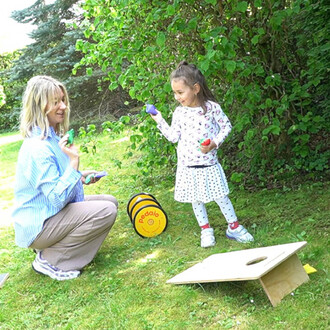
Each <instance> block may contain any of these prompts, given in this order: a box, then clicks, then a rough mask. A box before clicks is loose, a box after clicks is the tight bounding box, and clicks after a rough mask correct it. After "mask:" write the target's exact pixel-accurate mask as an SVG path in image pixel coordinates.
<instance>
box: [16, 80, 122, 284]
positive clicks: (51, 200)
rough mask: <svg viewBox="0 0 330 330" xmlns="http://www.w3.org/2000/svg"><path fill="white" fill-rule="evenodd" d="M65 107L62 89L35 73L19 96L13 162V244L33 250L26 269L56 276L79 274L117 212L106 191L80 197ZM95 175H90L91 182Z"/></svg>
mask: <svg viewBox="0 0 330 330" xmlns="http://www.w3.org/2000/svg"><path fill="white" fill-rule="evenodd" d="M69 115H70V106H69V99H68V94H67V91H66V88H65V87H64V85H63V84H61V83H60V82H59V81H57V80H55V79H53V78H52V77H48V76H35V77H33V78H32V79H30V81H29V82H28V84H27V87H26V90H25V93H24V95H23V109H22V113H21V133H22V135H23V137H24V142H23V144H22V146H21V149H20V151H19V155H18V161H17V173H16V185H15V204H16V205H15V209H14V212H13V218H14V226H15V238H16V244H17V245H18V246H20V247H29V248H31V249H34V250H35V251H36V252H37V256H36V258H35V260H34V261H33V263H32V268H33V269H34V270H35V271H36V272H38V273H41V274H44V275H48V276H50V277H51V278H53V279H56V280H69V279H73V278H76V277H77V276H79V275H80V273H81V269H82V268H83V267H84V266H86V265H87V264H88V263H90V262H91V261H92V260H93V258H94V256H95V254H96V253H97V251H98V250H99V248H100V246H101V244H102V243H103V241H104V240H105V238H106V236H107V234H108V233H109V231H110V229H111V227H112V225H113V224H114V222H115V219H116V215H117V207H118V202H117V200H116V199H115V198H114V197H113V196H111V195H95V196H84V191H83V186H82V185H83V184H84V183H85V179H86V177H87V175H89V174H91V173H95V172H96V171H82V172H80V171H79V153H78V150H77V148H76V147H75V146H74V145H73V144H72V145H68V144H67V143H68V137H69V135H68V134H65V135H64V136H63V137H62V138H61V137H60V136H62V135H63V133H64V132H66V131H67V130H68V127H69ZM96 181H97V179H95V178H94V179H92V180H91V183H95V182H96Z"/></svg>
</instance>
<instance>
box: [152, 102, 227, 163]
mask: <svg viewBox="0 0 330 330" xmlns="http://www.w3.org/2000/svg"><path fill="white" fill-rule="evenodd" d="M206 108H207V112H206V114H205V115H204V114H203V112H204V111H203V108H202V107H197V108H190V107H183V106H179V107H177V108H176V109H175V110H174V113H173V117H172V123H171V126H169V125H168V124H167V122H166V121H165V119H163V118H162V119H161V120H160V122H159V123H158V125H157V127H158V128H159V130H160V131H161V133H162V134H163V135H164V136H165V138H166V139H167V140H169V141H170V142H172V143H176V142H178V146H177V155H178V166H180V165H182V166H195V165H214V164H217V163H218V157H217V149H213V150H211V151H210V152H209V153H207V154H203V153H202V152H201V151H200V141H201V140H204V139H211V140H213V141H214V142H215V144H216V145H217V148H219V146H220V145H221V144H222V143H223V142H224V140H225V139H226V137H227V136H228V134H229V133H230V131H231V128H232V126H231V123H230V121H229V119H228V117H227V116H226V115H225V113H224V112H223V111H222V109H221V107H220V105H219V104H218V103H215V102H212V101H208V102H207V103H206Z"/></svg>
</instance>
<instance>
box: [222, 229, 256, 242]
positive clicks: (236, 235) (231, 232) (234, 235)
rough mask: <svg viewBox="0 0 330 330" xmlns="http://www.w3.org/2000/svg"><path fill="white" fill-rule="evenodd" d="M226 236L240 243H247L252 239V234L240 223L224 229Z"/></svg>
mask: <svg viewBox="0 0 330 330" xmlns="http://www.w3.org/2000/svg"><path fill="white" fill-rule="evenodd" d="M226 236H227V237H228V238H229V239H233V240H235V241H237V242H240V243H248V242H252V241H254V238H253V236H252V235H251V234H250V233H249V232H248V231H247V229H245V228H244V227H243V226H242V225H239V226H238V227H237V228H236V229H230V228H229V227H228V229H227V230H226Z"/></svg>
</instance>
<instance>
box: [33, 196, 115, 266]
mask: <svg viewBox="0 0 330 330" xmlns="http://www.w3.org/2000/svg"><path fill="white" fill-rule="evenodd" d="M117 208H118V202H117V200H116V199H115V198H114V197H113V196H111V195H91V196H85V200H84V201H83V202H79V203H69V204H68V205H66V206H65V207H64V208H63V209H62V210H61V211H60V212H58V213H57V214H55V215H54V216H52V217H51V218H49V219H47V220H46V221H45V223H44V226H43V229H42V231H41V232H40V234H39V235H38V236H37V238H36V239H35V240H34V241H33V243H32V244H31V246H30V248H32V249H38V250H42V258H43V259H46V260H47V261H48V262H49V263H50V264H52V265H53V266H56V267H58V268H59V269H61V270H64V271H68V270H80V269H82V268H83V267H84V266H86V265H87V264H89V263H90V262H91V261H92V260H93V258H94V257H95V255H96V253H97V251H98V250H99V248H100V246H101V244H102V243H103V241H104V240H105V238H106V236H107V235H108V233H109V231H110V229H111V227H112V225H113V224H114V222H115V219H116V216H117Z"/></svg>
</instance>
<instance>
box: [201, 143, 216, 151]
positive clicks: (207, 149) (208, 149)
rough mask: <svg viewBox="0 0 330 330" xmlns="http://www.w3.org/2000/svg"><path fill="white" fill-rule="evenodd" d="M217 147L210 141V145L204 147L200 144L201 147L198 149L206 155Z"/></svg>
mask: <svg viewBox="0 0 330 330" xmlns="http://www.w3.org/2000/svg"><path fill="white" fill-rule="evenodd" d="M216 147H217V145H216V144H215V142H214V141H213V140H212V141H211V142H210V144H208V145H206V146H204V145H202V144H201V146H200V148H201V152H202V153H203V154H207V153H208V152H210V151H211V150H213V149H214V148H216Z"/></svg>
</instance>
